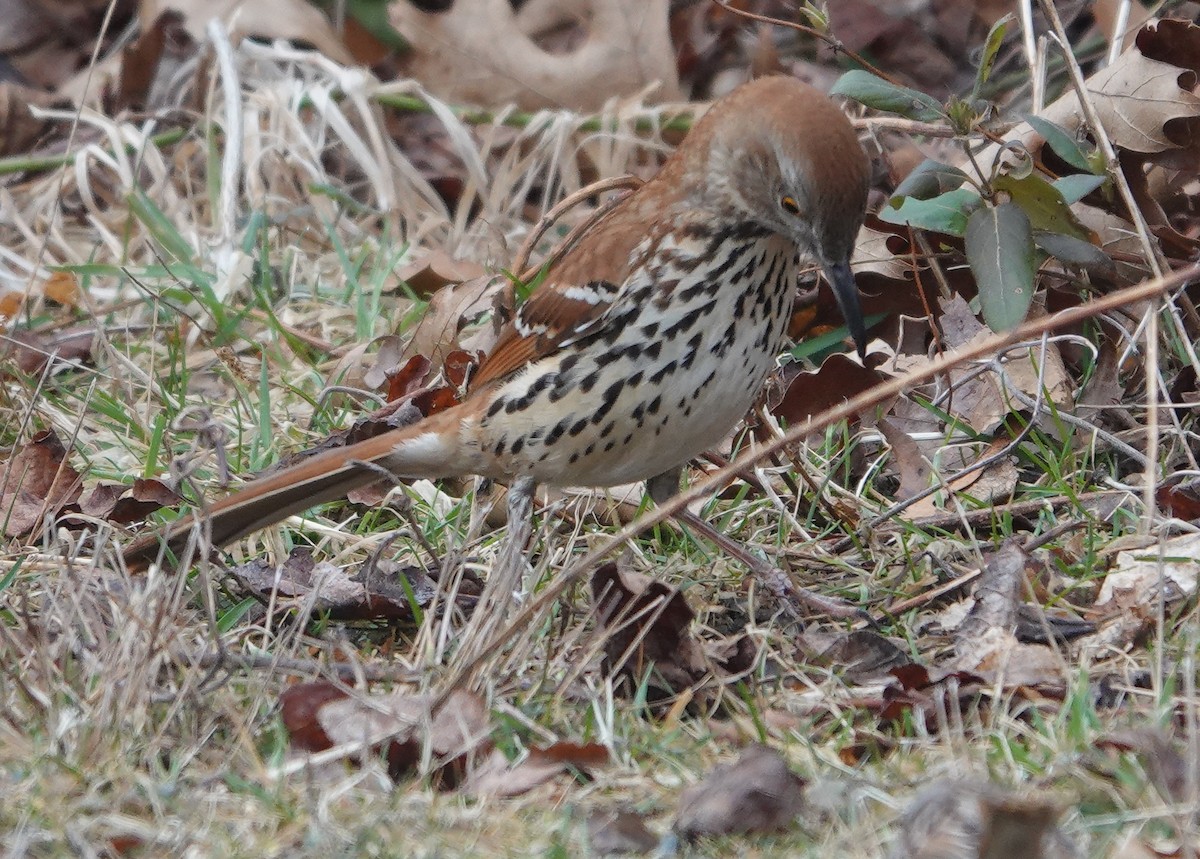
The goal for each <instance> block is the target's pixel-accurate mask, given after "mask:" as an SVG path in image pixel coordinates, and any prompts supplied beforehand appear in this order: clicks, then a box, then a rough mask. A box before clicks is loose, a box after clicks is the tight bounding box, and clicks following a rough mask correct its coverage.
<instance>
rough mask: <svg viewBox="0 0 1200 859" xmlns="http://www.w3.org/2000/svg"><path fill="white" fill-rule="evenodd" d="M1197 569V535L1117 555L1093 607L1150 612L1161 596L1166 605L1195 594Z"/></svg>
mask: <svg viewBox="0 0 1200 859" xmlns="http://www.w3.org/2000/svg"><path fill="white" fill-rule="evenodd" d="M1198 570H1200V534H1184V535H1181V536H1179V537H1173V538H1171V539H1169V540H1164V541H1163V542H1162V543H1161V544H1154V545H1151V546H1148V547H1146V548H1144V549H1139V550H1136V551H1126V552H1120V553H1118V554H1117V559H1116V564H1115V565H1114V568H1113V569H1112V571H1111V572H1109V574H1108V575H1107V576H1105V578H1104V584H1102V585H1101V586H1100V595H1099V596H1098V597H1097V598H1096V605H1095V608H1096V610H1097V611H1104V610H1106V609H1119V610H1121V611H1128V610H1129V609H1131V608H1135V607H1137V608H1140V609H1143V610H1151V609H1154V607H1155V606H1156V605H1157V603H1158V600H1159V598H1160V597H1161V598H1163V599H1165V600H1166V601H1167V602H1168V603H1171V602H1175V601H1176V600H1180V599H1185V598H1187V597H1190V596H1191V595H1192V594H1194V593H1195V592H1196V576H1197V571H1198Z"/></svg>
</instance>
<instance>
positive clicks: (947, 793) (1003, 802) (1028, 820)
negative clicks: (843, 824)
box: [890, 779, 1082, 859]
mask: <svg viewBox="0 0 1200 859" xmlns="http://www.w3.org/2000/svg"><path fill="white" fill-rule="evenodd" d="M1061 814H1062V809H1061V808H1060V806H1059V805H1058V803H1057V802H1055V801H1054V800H1053V799H1052V798H1050V797H1049V796H1045V795H1041V794H1037V793H1032V794H1031V793H1029V792H1022V793H1019V794H1018V793H1010V792H1007V791H1004V790H1003V789H1001V788H1000V787H998V786H996V785H994V784H991V783H990V782H987V781H982V780H966V779H941V780H939V781H935V782H934V783H933V784H931V785H929V786H927V787H925V788H923V789H922V790H921V791H920V792H919V793H918V794H917V795H916V797H914V799H913V801H912V802H911V803H910V804H909V806H908V807H907V808H906V809H905V810H904V811H903V812H902V813H901V815H900V819H899V821H898V824H899V829H900V836H899V838H898V839H897V843H896V844H895V845H894V847H893V848H892V852H891V854H890V856H891V857H893V859H958V857H974V859H1011V857H1015V856H1025V857H1030V859H1074V857H1082V854H1081V853H1080V852H1079V849H1078V848H1077V847H1076V846H1075V844H1074V843H1073V842H1072V841H1071V840H1070V839H1069V838H1067V836H1066V835H1065V834H1064V833H1063V832H1062V830H1060V829H1059V828H1058V827H1057V826H1056V825H1055V821H1056V820H1057V819H1058V817H1059V816H1060V815H1061Z"/></svg>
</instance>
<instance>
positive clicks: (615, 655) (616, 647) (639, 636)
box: [591, 563, 709, 705]
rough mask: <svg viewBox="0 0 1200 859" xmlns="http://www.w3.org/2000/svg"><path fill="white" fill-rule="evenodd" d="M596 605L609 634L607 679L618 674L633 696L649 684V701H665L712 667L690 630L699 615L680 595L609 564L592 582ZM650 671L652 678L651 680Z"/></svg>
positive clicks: (604, 667) (693, 682) (599, 617)
mask: <svg viewBox="0 0 1200 859" xmlns="http://www.w3.org/2000/svg"><path fill="white" fill-rule="evenodd" d="M591 589H592V602H593V606H594V609H593V610H594V611H595V612H596V616H597V619H598V621H599V623H600V625H601V627H602V628H603V629H604V631H605V636H606V637H605V642H604V665H603V671H604V674H605V676H609V677H611V676H614V675H617V676H619V677H620V678H621V679H622V681H623V682H622V685H621V688H623V689H624V691H625V692H626V694H632V692H633V690H634V689H638V688H639V687H640V686H641V684H642V683H643V682H647V681H648V683H647V689H646V700H647V701H648V702H649V703H650V704H651V705H654V704H656V703H660V702H665V701H667V700H669V699H671V698H672V697H674V696H675V695H678V694H680V693H682V692H684V691H686V690H688V689H690V688H692V687H694V686H696V685H697V684H698V683H700V682H701V681H702V680H703V679H704V678H705V677H706V676H707V675H708V674H709V667H708V665H707V662H706V660H705V658H704V653H703V651H702V649H701V648H700V645H699V644H698V643H697V642H696V640H695V638H693V637H692V635H691V632H690V629H689V627H690V626H691V623H692V620H693V619H694V617H695V615H694V613H693V612H692V610H691V608H690V607H689V606H688V604H687V601H686V600H684V598H683V595H682V594H681V593H679V591H678V590H676V589H674V588H671V587H669V586H667V585H665V584H663V583H662V582H660V581H657V580H656V579H652V578H650V577H649V576H644V575H642V574H640V573H634V572H622V571H619V570H618V568H617V565H616V564H614V563H608V564H605V565H603V566H602V567H600V568H599V569H598V570H596V572H595V574H593V576H592V581H591ZM647 672H649V677H647Z"/></svg>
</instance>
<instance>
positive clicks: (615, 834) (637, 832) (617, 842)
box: [587, 811, 659, 856]
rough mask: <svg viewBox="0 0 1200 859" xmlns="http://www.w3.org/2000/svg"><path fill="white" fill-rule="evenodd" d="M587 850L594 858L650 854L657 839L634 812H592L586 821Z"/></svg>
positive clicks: (643, 818)
mask: <svg viewBox="0 0 1200 859" xmlns="http://www.w3.org/2000/svg"><path fill="white" fill-rule="evenodd" d="M587 832H588V846H590V847H591V850H592V853H593V854H595V855H596V856H612V855H616V854H631V853H649V852H650V851H651V850H653V849H654V848H655V847H657V846H658V843H659V837H658V836H657V835H655V834H654V832H652V831H651V830H650V828H649V827H648V826H646V818H645V817H644V816H642V815H641V814H638V813H637V812H635V811H593V812H592V813H591V814H589V815H588V821H587Z"/></svg>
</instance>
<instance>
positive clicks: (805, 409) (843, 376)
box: [770, 355, 881, 425]
mask: <svg viewBox="0 0 1200 859" xmlns="http://www.w3.org/2000/svg"><path fill="white" fill-rule="evenodd" d="M880 379H881V377H880V374H879V373H878V372H877V371H875V370H871V369H868V368H867V367H864V366H863V365H862V364H859V363H857V362H855V361H854V360H853V359H851V358H850V357H849V356H847V355H831V356H830V357H828V358H826V359H825V361H824V363H822V364H821V367H820V369H818V370H816V371H814V372H808V371H800V372H796V373H795V375H794V376H792V377H791V379H790V380H788V381H787V382H786V383H785V384H786V387H785V389H784V393H783V396H782V397H781V398H780V399H779V401H778V402H777V403H776V404H775V405H773V406H771V407H770V408H771V414H773V415H775V416H776V417H778V418H783V419H784V420H785V421H787V422H788V423H789V424H791V425H795V424H799V423H803V422H804V421H806V420H808V418H810V417H812V416H813V415H815V414H818V413H819V412H822V411H824V410H825V409H828V408H831V407H832V406H836V405H839V404H841V403H844V402H845V401H846V400H849V399H853V398H854V397H856V396H858V395H859V394H861V393H862V392H864V391H866V390H867V389H868V388H872V387H874V386H875V385H877V384H879V382H880Z"/></svg>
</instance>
